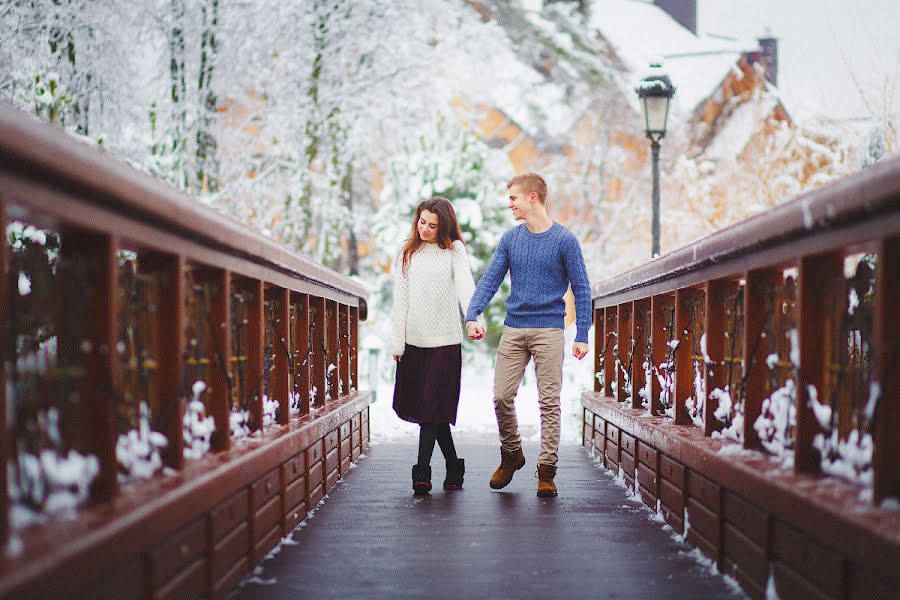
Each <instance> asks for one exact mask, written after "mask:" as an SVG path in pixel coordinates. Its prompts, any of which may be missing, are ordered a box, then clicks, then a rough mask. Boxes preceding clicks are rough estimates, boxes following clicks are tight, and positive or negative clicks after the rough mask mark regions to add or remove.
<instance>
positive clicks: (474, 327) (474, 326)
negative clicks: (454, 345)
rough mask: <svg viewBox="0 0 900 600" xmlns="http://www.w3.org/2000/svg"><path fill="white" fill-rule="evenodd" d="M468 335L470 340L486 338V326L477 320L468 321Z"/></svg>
mask: <svg viewBox="0 0 900 600" xmlns="http://www.w3.org/2000/svg"><path fill="white" fill-rule="evenodd" d="M466 335H467V336H469V339H470V340H480V339H484V327H482V326H481V325H479V324H478V322H477V321H466Z"/></svg>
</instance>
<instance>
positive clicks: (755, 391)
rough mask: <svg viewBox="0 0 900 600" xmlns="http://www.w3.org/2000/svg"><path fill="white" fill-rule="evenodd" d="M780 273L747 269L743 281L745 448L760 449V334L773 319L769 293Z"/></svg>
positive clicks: (763, 372)
mask: <svg viewBox="0 0 900 600" xmlns="http://www.w3.org/2000/svg"><path fill="white" fill-rule="evenodd" d="M779 276H780V275H779V273H776V272H774V271H772V270H768V269H761V270H752V271H748V272H747V273H746V276H745V281H746V283H745V284H744V372H743V381H744V385H743V386H742V388H743V394H742V395H743V400H744V447H745V448H761V447H762V445H761V443H760V441H759V434H758V433H757V431H756V429H755V428H754V426H753V425H754V424H755V423H756V419H757V418H759V414H760V410H761V408H762V402H763V399H764V398H765V395H766V393H765V390H766V379H767V377H768V365H767V364H766V356H767V353H766V349H767V348H768V345H767V341H766V339H765V338H764V337H763V334H764V331H765V328H766V326H767V321H771V319H772V312H771V311H772V310H774V309H773V307H772V306H770V304H771V303H773V302H774V301H772V302H770V298H769V296H770V294H772V293H773V286H774V281H775V280H776V278H777V277H779Z"/></svg>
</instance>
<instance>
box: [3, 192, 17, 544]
mask: <svg viewBox="0 0 900 600" xmlns="http://www.w3.org/2000/svg"><path fill="white" fill-rule="evenodd" d="M7 225H9V220H8V219H7V216H6V204H5V203H3V202H2V200H0V228H2V231H4V232H5V231H6V227H7ZM11 268H12V266H11V265H10V256H9V240H8V238H7V237H6V236H5V235H4V239H3V246H2V247H0V339H2V340H8V339H10V338H9V336H10V325H11V319H12V315H10V314H9V299H8V297H7V294H8V293H9V287H8V286H7V282H8V281H9V278H10V272H9V271H10V269H11ZM6 346H7V345H6V344H4V347H3V348H2V349H0V468H2V471H0V473H6V472H7V466H6V465H7V462H8V461H9V452H8V450H9V448H10V447H11V445H12V440H11V439H9V438H10V431H9V423H7V422H6V413H7V403H10V404H11V403H12V402H13V399H12V398H7V397H6V363H7V362H12V361H15V360H16V357H15V356H7V355H6V352H7V348H6ZM0 480H2V481H0V545H5V544H6V541H7V539H9V489H8V488H7V485H8V484H9V482H8V478H7V477H0Z"/></svg>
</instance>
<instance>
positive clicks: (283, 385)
mask: <svg viewBox="0 0 900 600" xmlns="http://www.w3.org/2000/svg"><path fill="white" fill-rule="evenodd" d="M270 294H271V296H272V300H273V301H275V307H276V308H275V340H274V346H275V347H274V348H273V352H274V353H275V361H274V362H273V364H272V374H271V377H270V381H271V382H272V389H271V390H270V391H269V393H270V394H272V397H273V398H274V399H275V400H278V414H277V415H276V418H277V421H278V423H279V424H281V425H287V423H288V421H290V419H291V393H290V392H291V383H292V382H291V380H290V379H291V368H290V361H291V360H292V356H291V353H292V351H293V344H292V340H291V333H290V332H291V328H290V321H291V291H290V290H289V289H287V288H280V287H276V288H272V289H271V290H270Z"/></svg>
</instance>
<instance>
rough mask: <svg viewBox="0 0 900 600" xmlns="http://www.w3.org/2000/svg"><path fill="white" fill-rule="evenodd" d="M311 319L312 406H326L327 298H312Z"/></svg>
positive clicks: (310, 303)
mask: <svg viewBox="0 0 900 600" xmlns="http://www.w3.org/2000/svg"><path fill="white" fill-rule="evenodd" d="M309 318H310V319H312V349H313V352H312V356H311V357H310V361H309V362H310V365H309V380H310V384H311V385H312V388H311V389H312V390H313V392H312V398H313V401H312V404H315V405H316V406H319V405H322V404H325V369H326V368H327V367H328V365H326V364H325V298H321V297H319V296H311V297H310V299H309Z"/></svg>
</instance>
